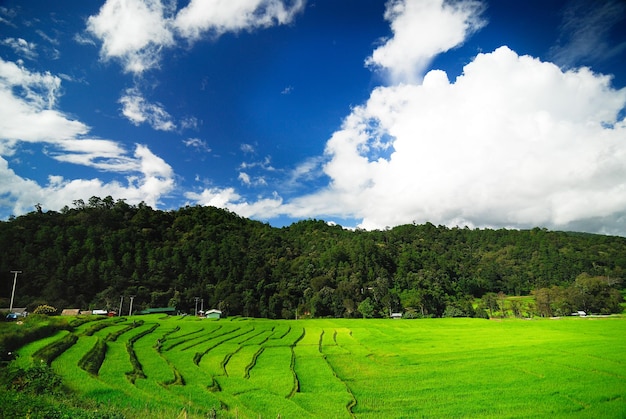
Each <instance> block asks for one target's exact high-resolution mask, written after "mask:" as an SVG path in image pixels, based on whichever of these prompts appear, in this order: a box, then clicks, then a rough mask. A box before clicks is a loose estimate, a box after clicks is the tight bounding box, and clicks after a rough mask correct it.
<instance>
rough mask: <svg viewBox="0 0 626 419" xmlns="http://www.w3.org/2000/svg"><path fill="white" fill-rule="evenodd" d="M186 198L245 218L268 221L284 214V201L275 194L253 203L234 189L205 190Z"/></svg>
mask: <svg viewBox="0 0 626 419" xmlns="http://www.w3.org/2000/svg"><path fill="white" fill-rule="evenodd" d="M185 197H186V198H187V199H189V200H191V201H192V202H194V203H195V204H198V205H210V206H213V207H218V208H227V209H229V210H230V211H233V212H235V213H237V214H239V215H241V216H243V217H258V218H262V219H268V218H272V217H275V216H276V215H277V214H279V213H283V212H282V209H281V206H282V204H283V200H282V199H281V198H280V197H279V196H278V195H277V194H274V196H273V197H272V198H259V199H258V200H257V201H255V202H253V203H249V202H246V201H245V200H244V199H243V198H242V196H241V195H239V194H238V193H237V192H235V189H234V188H224V189H221V188H205V189H204V190H203V191H202V192H200V193H196V192H187V193H186V194H185Z"/></svg>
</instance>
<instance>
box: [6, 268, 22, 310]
mask: <svg viewBox="0 0 626 419" xmlns="http://www.w3.org/2000/svg"><path fill="white" fill-rule="evenodd" d="M11 273H12V274H15V276H14V277H13V291H11V306H10V307H9V313H13V297H15V283H16V282H17V274H21V273H22V271H11Z"/></svg>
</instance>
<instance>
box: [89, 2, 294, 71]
mask: <svg viewBox="0 0 626 419" xmlns="http://www.w3.org/2000/svg"><path fill="white" fill-rule="evenodd" d="M304 4H305V0H292V1H287V2H284V1H281V0H214V1H210V2H208V1H202V0H191V1H190V2H189V3H188V4H187V5H186V6H185V7H183V8H182V9H180V10H178V11H177V10H176V2H175V1H170V0H107V1H106V3H105V4H104V5H103V6H102V8H101V9H100V11H99V12H98V14H97V15H95V16H90V17H89V19H88V20H87V31H88V33H90V34H91V35H92V36H94V37H96V38H97V39H98V40H100V41H101V42H102V47H101V49H100V55H101V57H102V59H103V60H109V59H116V60H118V61H120V62H121V64H122V66H123V68H124V71H126V72H128V73H133V74H141V73H143V72H145V71H146V70H150V69H153V68H157V67H158V66H159V63H160V60H161V54H162V50H163V48H169V47H173V46H175V44H176V42H177V40H178V39H182V40H183V41H187V42H194V41H196V40H198V39H199V38H201V37H202V36H204V35H205V34H208V36H210V37H219V36H221V35H222V34H224V33H226V32H239V31H242V30H254V29H259V28H266V27H269V26H273V25H283V24H287V23H290V22H291V21H292V20H293V19H294V17H295V16H296V15H297V14H298V13H299V12H300V11H301V10H302V9H303V8H304Z"/></svg>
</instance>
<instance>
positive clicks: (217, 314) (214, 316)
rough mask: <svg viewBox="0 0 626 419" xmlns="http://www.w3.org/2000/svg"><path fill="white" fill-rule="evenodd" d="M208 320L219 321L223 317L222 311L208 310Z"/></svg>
mask: <svg viewBox="0 0 626 419" xmlns="http://www.w3.org/2000/svg"><path fill="white" fill-rule="evenodd" d="M205 315H206V318H207V319H219V318H221V317H222V312H221V311H220V310H215V309H213V310H207V312H206V313H205Z"/></svg>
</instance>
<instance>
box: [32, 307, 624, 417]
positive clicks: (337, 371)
mask: <svg viewBox="0 0 626 419" xmlns="http://www.w3.org/2000/svg"><path fill="white" fill-rule="evenodd" d="M137 319H138V318H137ZM141 320H144V321H145V323H144V324H143V325H141V326H138V327H136V328H133V329H130V330H128V331H126V332H124V333H123V334H121V335H120V336H119V338H118V339H117V340H116V341H109V342H107V347H108V350H107V353H106V358H105V360H104V362H103V364H102V367H101V368H100V371H99V375H98V376H97V377H94V376H91V375H90V374H88V373H86V372H85V371H83V370H82V369H80V368H78V367H77V362H78V360H79V359H80V358H81V357H82V356H83V355H84V354H85V353H86V352H87V351H88V350H89V349H90V348H91V347H93V345H94V343H95V341H96V340H97V339H98V338H100V339H104V338H106V336H108V335H109V334H110V333H112V332H114V331H116V330H122V329H123V328H124V327H127V326H128V325H129V324H132V319H126V320H125V321H124V322H123V323H117V324H111V325H110V326H108V327H106V328H105V329H102V330H100V331H97V332H95V333H94V335H93V336H84V335H81V333H80V331H83V332H84V331H86V330H88V328H87V326H86V325H83V326H81V328H80V331H75V333H76V334H77V335H78V336H79V339H78V341H77V342H76V344H75V345H73V346H72V347H70V348H69V349H68V350H66V351H65V352H64V353H63V354H61V355H60V356H59V357H58V358H57V359H56V360H55V361H54V362H53V363H52V367H53V368H54V369H55V371H57V372H58V373H60V374H61V375H62V376H63V378H64V380H65V381H66V382H67V384H68V385H69V386H70V387H71V388H72V389H74V390H75V391H77V392H79V393H80V394H82V395H83V396H84V397H90V398H94V399H96V400H98V401H106V402H107V403H108V404H111V405H115V406H119V407H120V410H122V411H123V412H126V413H127V414H128V416H129V417H137V418H144V417H145V418H149V417H189V418H195V417H198V418H199V417H207V416H211V415H212V414H213V412H216V413H217V417H220V418H259V417H261V418H276V417H277V416H278V415H280V417H281V418H306V417H310V418H351V417H356V418H420V417H428V418H448V417H464V418H465V417H469V418H502V417H506V418H516V417H517V418H544V417H550V418H600V417H601V418H620V417H626V318H620V317H613V318H563V319H558V320H550V319H536V320H516V319H507V320H504V321H489V320H479V319H423V320H382V319H381V320H373V319H368V320H344V319H337V320H334V319H325V320H298V321H294V320H259V319H244V318H237V319H235V320H233V321H228V320H224V319H223V320H220V321H205V320H198V319H196V318H163V317H159V316H156V315H155V316H143V317H141ZM155 324H158V327H156V328H155V329H152V328H153V326H154V325H155ZM144 331H149V333H148V334H146V335H142V336H141V337H139V338H138V339H135V340H134V341H133V342H134V343H132V347H133V350H134V352H135V354H136V356H137V359H138V361H139V363H140V364H141V368H142V370H143V372H144V374H145V375H146V378H138V379H137V380H136V382H135V383H134V384H133V383H132V382H131V381H130V380H129V379H128V378H127V377H126V372H128V371H131V370H132V365H131V363H130V355H129V353H128V350H127V347H126V345H127V344H128V342H129V341H131V340H132V339H133V336H139V334H141V333H142V332H144ZM61 337H62V335H61V334H56V335H54V336H53V337H50V338H47V339H44V340H41V341H38V342H34V343H32V344H29V345H27V346H25V347H24V348H22V349H21V350H20V358H21V359H20V362H26V361H25V359H28V357H29V354H32V353H34V351H35V350H36V349H38V348H40V347H42V346H44V345H45V344H47V343H50V342H52V341H54V340H56V339H60V338H61ZM176 377H179V379H178V380H177V381H176V380H175V378H176Z"/></svg>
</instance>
